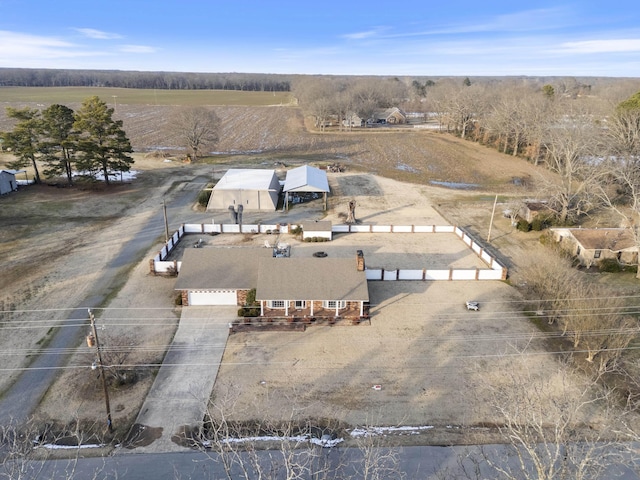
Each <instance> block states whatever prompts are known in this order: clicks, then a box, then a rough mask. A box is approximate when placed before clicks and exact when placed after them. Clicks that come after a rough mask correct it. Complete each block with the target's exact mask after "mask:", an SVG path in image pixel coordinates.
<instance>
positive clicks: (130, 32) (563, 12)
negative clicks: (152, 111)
mask: <svg viewBox="0 0 640 480" xmlns="http://www.w3.org/2000/svg"><path fill="white" fill-rule="evenodd" d="M0 67H31V68H83V69H117V70H150V71H190V72H261V73H303V74H318V73H320V74H351V75H360V74H369V75H398V76H401V75H420V76H430V75H432V76H440V75H465V76H466V75H468V76H473V75H476V76H477V75H533V76H536V75H573V76H627V77H640V5H638V4H637V3H636V2H635V1H633V2H632V1H629V0H627V1H625V0H617V1H611V0H610V1H602V0H601V1H591V0H584V1H582V0H575V1H574V2H569V3H563V2H562V1H560V2H556V1H553V2H552V1H549V2H515V1H498V2H492V1H490V0H485V1H478V0H474V1H467V0H453V1H451V0H439V1H437V0H436V1H427V0H420V1H412V0H406V1H391V0H381V1H380V0H370V1H361V0H351V1H349V0H340V1H334V0H324V1H314V0H296V1H290V0H283V1H278V0H271V1H269V0H264V1H258V0H208V1H205V0H181V1H169V0H153V1H147V0H140V1H139V0H128V1H122V0H109V1H106V0H83V1H76V0H58V1H52V0H0Z"/></svg>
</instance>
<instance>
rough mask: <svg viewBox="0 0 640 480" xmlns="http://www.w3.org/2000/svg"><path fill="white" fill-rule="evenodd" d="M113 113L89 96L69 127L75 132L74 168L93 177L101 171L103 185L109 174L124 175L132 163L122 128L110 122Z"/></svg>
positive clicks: (118, 123) (113, 121)
mask: <svg viewBox="0 0 640 480" xmlns="http://www.w3.org/2000/svg"><path fill="white" fill-rule="evenodd" d="M113 111H114V110H113V108H109V107H107V104H106V103H105V102H103V101H102V100H100V98H99V97H97V96H93V97H90V98H88V99H86V100H85V101H84V102H83V103H82V106H81V107H80V110H78V112H77V113H76V115H75V122H74V124H73V128H74V129H75V130H77V131H78V143H77V150H78V152H79V154H80V155H79V156H78V158H77V162H76V164H77V165H78V168H80V169H83V170H86V171H87V172H89V174H90V175H92V176H94V177H95V175H96V174H97V173H98V172H100V171H101V172H102V174H103V175H104V179H105V183H106V184H107V185H109V174H110V173H112V172H128V171H129V170H130V169H131V165H132V164H133V158H132V157H131V155H130V153H131V152H133V149H132V148H131V142H130V141H129V139H128V138H127V136H126V134H125V132H124V130H123V129H122V120H114V119H113Z"/></svg>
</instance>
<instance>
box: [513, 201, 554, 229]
mask: <svg viewBox="0 0 640 480" xmlns="http://www.w3.org/2000/svg"><path fill="white" fill-rule="evenodd" d="M551 213H553V212H552V211H551V210H550V209H549V204H548V203H547V202H546V201H533V200H528V201H526V202H524V204H523V205H522V207H520V210H519V211H518V217H520V218H523V219H524V220H526V221H527V222H529V223H531V222H533V219H534V218H536V217H537V216H538V215H540V214H551Z"/></svg>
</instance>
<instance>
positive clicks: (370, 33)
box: [342, 28, 383, 40]
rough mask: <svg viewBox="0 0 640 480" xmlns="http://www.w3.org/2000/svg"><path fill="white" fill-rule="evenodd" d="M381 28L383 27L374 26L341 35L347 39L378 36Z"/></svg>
mask: <svg viewBox="0 0 640 480" xmlns="http://www.w3.org/2000/svg"><path fill="white" fill-rule="evenodd" d="M382 30H383V29H381V28H374V29H371V30H365V31H363V32H354V33H346V34H344V35H342V37H343V38H346V39H347V40H364V39H367V38H372V37H376V36H378V35H379V34H380V32H381V31H382Z"/></svg>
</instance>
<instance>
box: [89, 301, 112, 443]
mask: <svg viewBox="0 0 640 480" xmlns="http://www.w3.org/2000/svg"><path fill="white" fill-rule="evenodd" d="M89 321H90V322H91V332H92V333H93V338H94V339H95V344H96V352H97V356H98V368H100V376H101V377H102V388H103V389H104V403H105V405H106V408H107V428H108V429H109V432H113V422H112V421H111V407H110V405H109V390H108V389H107V379H106V378H105V376H104V366H103V364H102V353H101V352H100V340H98V331H97V330H96V319H95V317H94V315H93V313H91V309H89Z"/></svg>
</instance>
